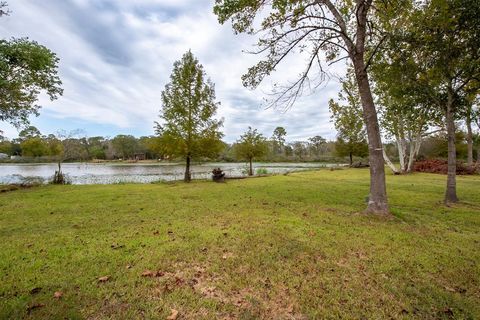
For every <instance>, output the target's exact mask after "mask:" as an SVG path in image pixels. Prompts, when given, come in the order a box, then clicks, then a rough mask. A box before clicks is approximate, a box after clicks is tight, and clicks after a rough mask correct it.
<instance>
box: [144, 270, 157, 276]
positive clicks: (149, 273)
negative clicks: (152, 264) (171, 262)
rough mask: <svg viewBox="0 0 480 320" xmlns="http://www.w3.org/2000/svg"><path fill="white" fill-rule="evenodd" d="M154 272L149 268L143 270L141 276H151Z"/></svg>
mask: <svg viewBox="0 0 480 320" xmlns="http://www.w3.org/2000/svg"><path fill="white" fill-rule="evenodd" d="M154 275H155V274H154V273H153V271H151V270H145V271H143V272H142V277H153V276H154Z"/></svg>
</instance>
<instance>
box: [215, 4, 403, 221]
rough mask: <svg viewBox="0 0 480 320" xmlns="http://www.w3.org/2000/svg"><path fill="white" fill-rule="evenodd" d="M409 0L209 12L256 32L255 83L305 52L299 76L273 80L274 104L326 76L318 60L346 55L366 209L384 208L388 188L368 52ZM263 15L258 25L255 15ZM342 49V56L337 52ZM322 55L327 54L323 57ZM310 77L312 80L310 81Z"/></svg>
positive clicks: (247, 79) (250, 77)
mask: <svg viewBox="0 0 480 320" xmlns="http://www.w3.org/2000/svg"><path fill="white" fill-rule="evenodd" d="M408 3H410V1H403V0H399V1H381V0H377V1H375V0H356V1H347V0H336V1H335V0H321V1H319V0H309V1H308V0H307V1H283V0H274V1H264V0H251V1H244V0H217V1H216V4H215V6H214V13H215V14H216V15H217V16H218V19H219V21H220V23H224V22H226V21H227V20H232V22H233V23H232V26H233V29H234V30H235V32H237V33H242V32H247V33H250V34H254V33H255V34H257V35H259V36H260V37H259V41H258V47H259V49H258V51H256V52H255V53H258V54H265V55H266V58H265V59H264V60H262V61H260V62H259V63H258V64H257V65H255V66H253V67H251V68H250V69H249V70H248V73H247V74H246V75H244V76H243V78H242V79H243V82H244V85H245V86H248V87H252V88H255V87H257V86H258V85H259V83H260V82H261V81H262V80H263V79H264V78H265V77H266V76H268V75H270V74H271V73H272V72H273V71H274V70H275V69H276V68H277V66H278V65H279V64H280V63H281V62H282V61H283V60H285V58H286V57H287V56H290V55H291V54H292V53H293V52H295V51H296V50H297V51H299V52H300V54H303V57H305V58H306V61H307V63H306V67H305V69H304V70H303V71H302V72H301V73H300V76H299V78H297V79H296V80H294V81H293V82H292V83H290V84H289V85H287V86H276V88H278V89H277V90H275V89H274V90H275V91H274V92H275V93H277V98H276V99H275V100H274V101H273V102H272V104H273V105H283V106H285V107H286V108H289V107H291V106H292V105H293V104H294V103H295V101H296V99H297V98H298V97H299V96H300V95H301V94H302V93H303V91H304V90H305V89H308V88H318V87H319V85H320V84H321V82H322V81H323V80H325V78H326V74H325V72H324V66H323V64H322V61H323V60H327V62H329V63H330V64H332V63H335V62H336V61H339V60H343V59H350V61H351V63H352V65H353V69H354V71H355V72H354V73H355V80H356V85H357V86H358V89H359V94H360V97H361V102H362V108H363V114H364V119H365V124H366V129H367V134H368V143H369V152H370V157H369V159H370V197H369V203H368V207H367V212H372V213H380V214H387V213H388V203H387V192H386V183H385V169H384V164H383V154H382V141H381V137H380V128H379V125H378V119H377V111H376V109H375V105H374V101H373V97H372V93H371V89H370V83H369V76H368V67H369V65H370V63H371V61H372V57H373V56H374V55H375V54H376V53H377V52H378V49H379V48H380V46H381V44H382V42H383V41H384V39H385V34H384V33H383V32H382V31H383V29H384V28H383V24H391V23H395V19H394V18H395V15H396V14H398V11H399V10H402V8H403V6H404V5H406V4H408ZM257 16H261V17H264V18H263V21H262V22H261V23H260V26H259V28H258V29H256V28H255V26H256V25H257V23H255V18H256V17H257ZM342 54H345V56H342ZM325 58H326V59H325ZM311 82H313V84H311Z"/></svg>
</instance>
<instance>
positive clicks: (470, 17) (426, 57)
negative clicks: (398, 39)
mask: <svg viewBox="0 0 480 320" xmlns="http://www.w3.org/2000/svg"><path fill="white" fill-rule="evenodd" d="M478 12H480V3H479V2H478V1H474V0H429V1H426V2H424V3H420V4H419V5H418V7H417V8H415V10H413V13H412V14H411V17H410V24H409V28H408V29H407V30H406V31H405V32H403V33H402V34H401V35H400V36H402V37H404V39H405V41H404V43H405V46H406V50H407V52H411V53H412V54H415V57H416V61H418V62H419V63H418V70H419V72H418V73H417V75H416V80H417V85H418V86H419V87H421V88H423V91H424V95H423V97H425V99H429V100H431V101H433V102H434V103H435V105H436V106H437V107H438V108H439V110H440V111H441V112H442V113H443V117H444V126H445V127H446V129H447V137H448V174H447V187H446V191H445V198H444V200H445V203H446V204H448V203H454V202H457V201H458V197H457V191H456V190H457V189H456V160H457V159H456V147H455V136H456V126H455V120H458V119H460V118H461V117H462V114H463V112H464V107H465V103H464V101H465V99H466V97H468V96H469V95H470V94H471V93H472V92H476V91H477V90H478V89H479V85H480V82H479V81H478V79H479V78H480V68H479V67H478V66H479V63H480V46H478V39H480V16H479V15H478V14H477V13H478Z"/></svg>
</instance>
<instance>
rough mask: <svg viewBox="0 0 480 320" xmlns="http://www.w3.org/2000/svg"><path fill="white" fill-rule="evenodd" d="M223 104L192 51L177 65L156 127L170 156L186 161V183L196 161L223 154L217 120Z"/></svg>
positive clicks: (163, 95)
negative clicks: (216, 97)
mask: <svg viewBox="0 0 480 320" xmlns="http://www.w3.org/2000/svg"><path fill="white" fill-rule="evenodd" d="M219 104H220V103H218V102H216V101H215V87H214V84H213V83H212V82H211V81H210V79H206V74H205V71H204V70H203V66H202V65H201V64H200V63H199V62H198V60H197V59H196V58H195V57H194V56H193V54H192V52H191V51H188V52H187V53H185V54H184V55H183V57H182V59H181V60H179V61H176V62H175V63H174V65H173V71H172V74H171V76H170V83H168V84H167V85H166V86H165V90H164V91H163V92H162V110H161V111H160V118H161V119H162V121H161V122H160V123H156V132H157V134H159V135H160V136H161V141H162V143H163V144H164V146H165V148H166V149H167V150H168V153H169V154H170V155H172V156H181V157H183V158H184V159H185V161H186V166H185V178H184V181H185V182H189V181H190V180H191V173H190V163H191V160H192V159H194V158H199V157H212V156H215V155H217V154H218V152H220V150H221V147H222V143H221V140H220V139H221V138H222V136H223V134H222V133H221V132H220V131H219V129H220V127H221V126H222V121H221V120H217V119H215V118H214V115H215V113H216V112H217V108H218V106H219Z"/></svg>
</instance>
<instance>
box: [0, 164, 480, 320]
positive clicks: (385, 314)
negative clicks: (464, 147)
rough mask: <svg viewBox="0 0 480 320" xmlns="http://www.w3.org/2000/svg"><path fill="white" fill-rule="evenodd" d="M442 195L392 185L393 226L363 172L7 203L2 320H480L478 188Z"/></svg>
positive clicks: (27, 195) (60, 194) (0, 211)
mask: <svg viewBox="0 0 480 320" xmlns="http://www.w3.org/2000/svg"><path fill="white" fill-rule="evenodd" d="M445 180H446V177H445V176H440V175H428V174H415V175H412V176H388V187H389V190H388V192H389V197H390V205H391V210H392V212H393V214H394V218H393V219H382V218H378V217H371V216H365V215H363V214H360V213H359V212H361V210H362V209H364V208H365V197H366V196H367V194H368V181H369V178H368V170H363V169H353V170H347V169H346V170H338V171H329V170H320V171H315V172H303V173H296V174H291V175H288V176H275V177H269V178H259V179H246V180H237V181H228V183H225V184H215V183H211V182H193V183H191V184H183V183H176V184H146V185H140V184H127V185H108V186H101V185H97V186H45V187H39V188H32V189H27V190H19V191H13V192H7V193H1V194H0V318H1V319H17V318H19V319H20V318H27V319H65V318H69V319H84V318H88V319H166V318H167V317H168V316H170V314H171V309H175V310H177V311H178V317H177V319H338V318H344V319H385V318H393V319H409V318H421V319H448V318H454V319H479V318H480V177H471V176H469V177H459V178H458V194H459V196H460V197H461V199H462V203H461V204H458V205H456V206H454V207H450V208H447V207H444V206H443V205H442V202H441V200H442V198H443V192H444V187H445ZM148 271H151V272H148ZM142 273H143V274H144V275H143V276H142ZM104 276H108V279H107V280H106V281H103V282H101V281H99V280H98V279H99V278H100V277H104ZM35 288H36V289H35ZM55 292H60V293H61V295H62V296H61V297H60V298H54V293H55Z"/></svg>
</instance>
